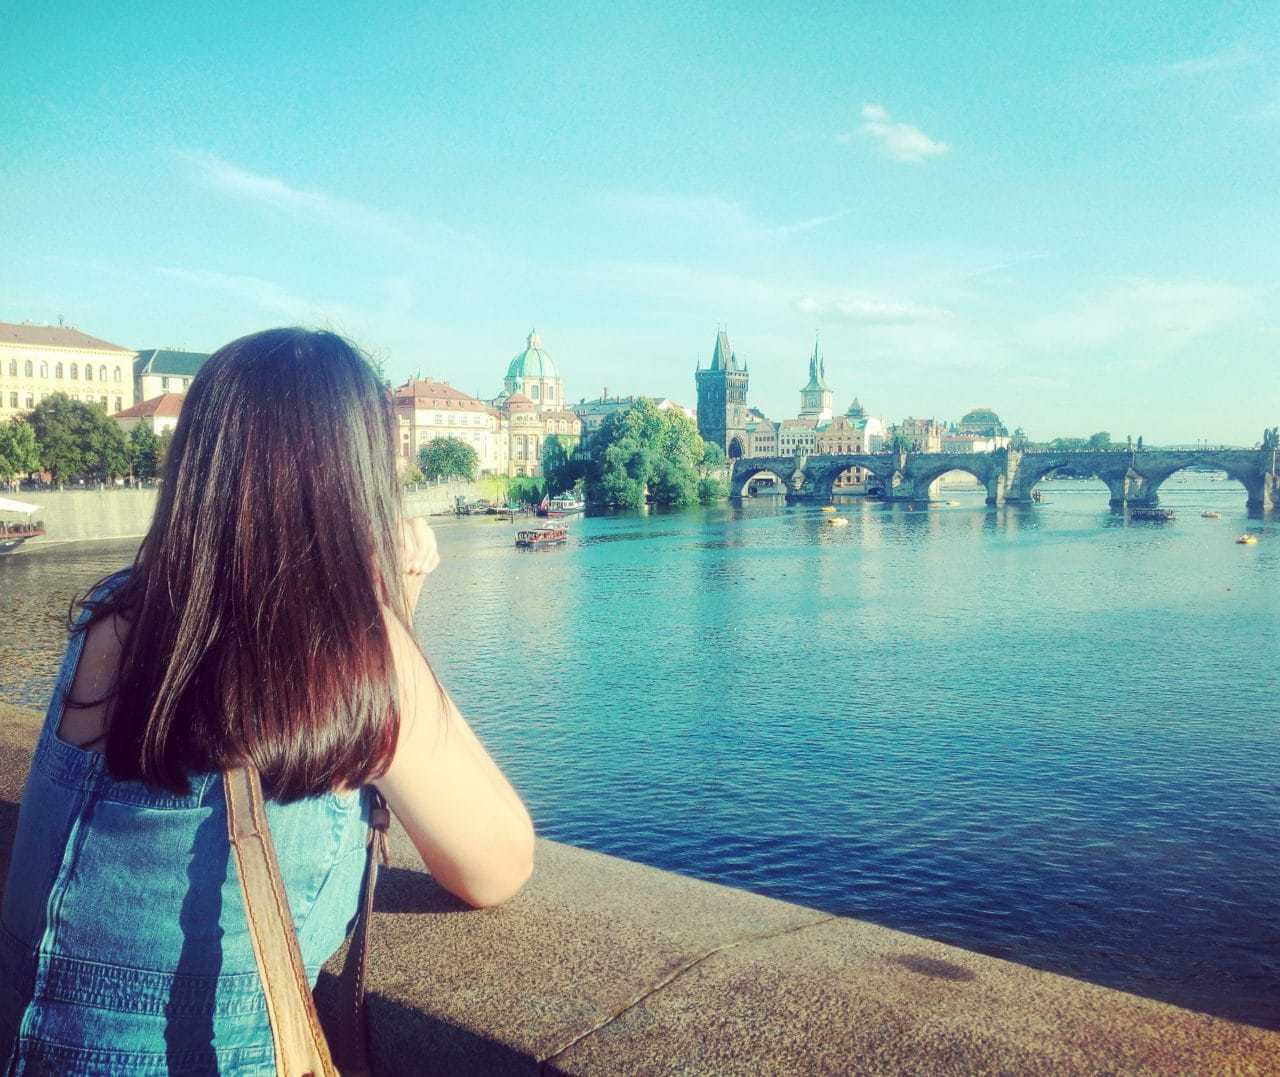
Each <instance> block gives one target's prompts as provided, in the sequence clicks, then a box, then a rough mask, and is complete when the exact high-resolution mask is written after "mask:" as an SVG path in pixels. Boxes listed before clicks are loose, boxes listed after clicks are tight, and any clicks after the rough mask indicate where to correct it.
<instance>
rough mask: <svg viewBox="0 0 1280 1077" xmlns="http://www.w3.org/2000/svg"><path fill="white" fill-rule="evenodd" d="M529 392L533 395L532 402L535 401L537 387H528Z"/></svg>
mask: <svg viewBox="0 0 1280 1077" xmlns="http://www.w3.org/2000/svg"><path fill="white" fill-rule="evenodd" d="M529 392H531V393H532V394H533V399H534V400H537V399H538V387H537V386H536V385H530V386H529Z"/></svg>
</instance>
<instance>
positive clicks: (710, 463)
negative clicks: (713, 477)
mask: <svg viewBox="0 0 1280 1077" xmlns="http://www.w3.org/2000/svg"><path fill="white" fill-rule="evenodd" d="M724 465H725V456H724V450H723V449H722V448H720V446H719V445H717V444H716V443H715V442H714V441H705V442H703V449H702V466H703V467H704V468H718V467H724Z"/></svg>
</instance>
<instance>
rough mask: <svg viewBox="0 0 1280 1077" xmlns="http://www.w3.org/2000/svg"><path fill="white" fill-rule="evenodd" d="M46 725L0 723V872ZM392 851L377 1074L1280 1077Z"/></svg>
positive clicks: (665, 896)
mask: <svg viewBox="0 0 1280 1077" xmlns="http://www.w3.org/2000/svg"><path fill="white" fill-rule="evenodd" d="M38 724H39V722H38V717H37V716H35V715H33V714H32V713H31V712H29V711H23V710H19V709H17V708H13V707H7V706H5V705H3V704H0V861H3V862H7V858H8V846H9V841H10V838H11V835H12V828H13V824H14V822H16V818H17V811H16V808H15V807H14V805H15V804H16V801H17V798H18V794H19V791H20V789H21V783H22V777H23V775H24V774H25V772H26V767H27V760H28V756H29V753H30V748H31V743H32V741H33V739H34V736H35V733H36V730H37V729H38ZM392 852H393V858H394V863H395V864H396V865H397V866H395V867H393V868H391V869H390V870H388V871H386V872H384V874H383V879H382V883H381V885H380V889H379V895H378V900H377V912H376V914H375V919H374V924H373V928H372V931H373V935H372V954H371V968H370V973H371V984H372V987H371V991H372V994H371V999H370V1021H371V1026H372V1030H373V1041H374V1060H375V1070H376V1071H377V1072H379V1073H383V1074H396V1075H402V1074H403V1075H408V1074H477V1075H479V1074H486V1075H489V1074H543V1073H545V1074H563V1075H603V1074H617V1073H645V1074H677V1073H679V1074H711V1073H714V1074H748V1073H749V1074H758V1073H769V1074H822V1073H878V1074H887V1073H903V1074H905V1073H1027V1072H1034V1073H1055V1074H1085V1073H1116V1072H1121V1073H1162V1074H1188V1073H1268V1072H1277V1071H1280V1033H1277V1032H1271V1031H1267V1030H1264V1029H1258V1028H1254V1027H1251V1026H1248V1025H1241V1024H1236V1023H1234V1022H1231V1021H1227V1020H1224V1019H1222V1018H1217V1017H1211V1016H1208V1015H1205V1014H1200V1013H1194V1012H1192V1011H1189V1010H1184V1009H1179V1008H1178V1007H1175V1006H1170V1005H1168V1004H1165V1003H1161V1002H1155V1001H1152V1000H1150V999H1144V998H1139V997H1137V996H1134V995H1127V994H1124V993H1122V992H1119V991H1114V990H1111V989H1109V988H1104V987H1099V986H1096V985H1093V984H1087V983H1082V982H1080V981H1077V980H1071V979H1068V978H1066V977H1063V976H1057V975H1054V974H1053V973H1048V972H1041V971H1037V970H1034V969H1030V968H1026V967H1024V966H1021V965H1016V964H1013V963H1011V962H1007V961H1001V960H998V959H996V958H991V957H986V956H983V955H980V954H975V953H971V952H969V951H966V950H960V949H957V948H955V947H952V946H946V945H944V944H942V943H937V942H932V941H930V940H927V939H922V938H918V937H915V936H911V935H906V934H903V933H901V932H897V931H892V930H889V929H887V928H882V927H878V926H876V925H873V924H868V923H865V922H862V921H858V920H851V919H847V918H843V917H833V916H829V915H827V914H824V913H821V912H817V911H815V910H813V909H806V908H802V907H800V906H797V905H791V904H788V903H786V902H782V901H776V900H773V899H771V898H766V897H761V896H759V895H755V894H750V893H747V892H745V891H741V890H734V889H730V888H728V887H723V886H717V885H714V884H712V883H706V882H701V881H699V880H695V879H689V878H685V877H684V876H680V875H674V874H671V873H669V872H665V871H659V870H657V869H654V868H649V867H645V866H643V865H640V864H634V863H630V862H628V861H624V860H619V859H616V858H614V857H609V856H604V855H602V854H599V853H593V852H588V851H585V850H581V849H575V848H572V847H570V846H566V845H561V844H558V843H555V842H550V841H545V840H540V841H539V843H538V852H537V867H536V869H535V871H534V875H533V878H532V879H531V880H530V882H529V885H528V886H527V887H526V888H525V890H524V891H523V892H522V893H521V894H520V895H519V896H518V897H517V898H516V899H515V900H513V901H512V902H511V903H510V904H508V905H506V906H504V907H502V908H498V909H486V910H481V911H475V910H469V909H466V908H465V907H464V906H462V904H461V903H460V902H458V901H457V900H456V899H455V898H453V897H452V896H450V895H449V894H447V893H446V892H445V891H443V890H442V889H440V888H439V887H438V886H436V885H435V883H433V882H432V880H431V879H430V877H429V876H428V875H426V874H425V873H424V872H423V871H422V870H421V869H420V867H419V864H420V861H419V860H418V858H417V854H416V852H415V851H414V850H413V848H412V846H411V845H410V843H409V841H408V838H407V837H406V836H405V835H404V833H403V832H402V831H398V830H397V831H396V832H394V833H393V835H392ZM342 956H343V955H342V954H339V955H337V956H336V957H335V959H334V960H333V961H332V962H331V963H330V965H329V970H331V971H326V973H325V975H324V976H323V977H322V980H321V984H320V987H319V989H318V991H317V995H318V997H319V999H320V1002H321V1008H322V1011H327V1012H329V1013H331V1012H332V1002H333V990H334V982H335V977H334V975H333V971H336V969H337V968H338V967H340V962H341V959H342Z"/></svg>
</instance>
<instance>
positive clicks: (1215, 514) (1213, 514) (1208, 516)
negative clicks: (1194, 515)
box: [1200, 511, 1222, 520]
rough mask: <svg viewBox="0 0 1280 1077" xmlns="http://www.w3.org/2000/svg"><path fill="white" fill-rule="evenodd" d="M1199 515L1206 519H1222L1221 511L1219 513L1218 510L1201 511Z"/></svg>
mask: <svg viewBox="0 0 1280 1077" xmlns="http://www.w3.org/2000/svg"><path fill="white" fill-rule="evenodd" d="M1200 515H1201V516H1203V517H1204V518H1205V519H1206V520H1220V519H1222V513H1220V512H1213V511H1209V512H1202V513H1201V514H1200Z"/></svg>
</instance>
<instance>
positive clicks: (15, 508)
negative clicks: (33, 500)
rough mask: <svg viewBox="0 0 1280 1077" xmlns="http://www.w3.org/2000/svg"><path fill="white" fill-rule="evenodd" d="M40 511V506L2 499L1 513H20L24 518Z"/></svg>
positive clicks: (0, 500)
mask: <svg viewBox="0 0 1280 1077" xmlns="http://www.w3.org/2000/svg"><path fill="white" fill-rule="evenodd" d="M39 511H40V506H39V505H32V504H30V503H29V502H27V501H13V500H11V499H10V498H7V497H0V512H20V513H22V515H24V516H30V515H31V514H32V513H33V512H39Z"/></svg>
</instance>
